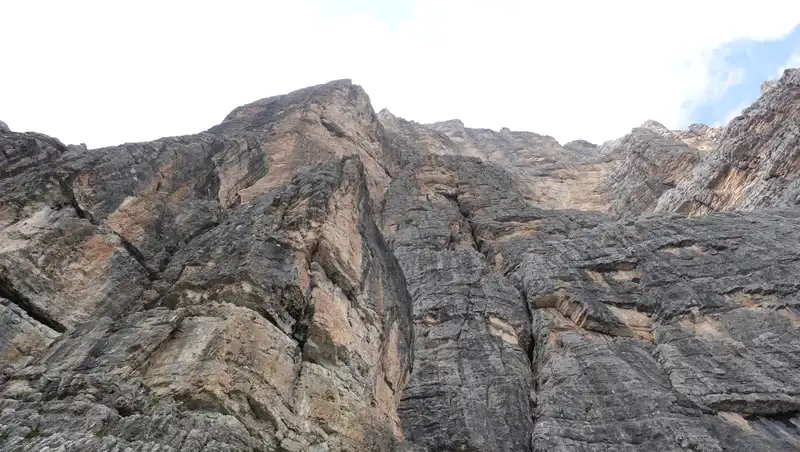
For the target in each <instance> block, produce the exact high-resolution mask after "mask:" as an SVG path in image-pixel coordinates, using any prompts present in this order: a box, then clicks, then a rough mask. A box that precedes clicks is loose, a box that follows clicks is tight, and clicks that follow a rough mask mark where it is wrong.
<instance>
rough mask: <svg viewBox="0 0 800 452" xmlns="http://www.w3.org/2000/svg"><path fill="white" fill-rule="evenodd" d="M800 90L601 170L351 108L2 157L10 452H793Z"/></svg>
mask: <svg viewBox="0 0 800 452" xmlns="http://www.w3.org/2000/svg"><path fill="white" fill-rule="evenodd" d="M797 78H798V71H796V70H790V71H787V72H786V73H785V74H784V76H783V77H782V79H781V81H780V82H779V83H778V84H777V85H776V86H775V87H774V88H773V89H771V90H769V91H768V92H766V93H765V94H764V95H763V96H762V98H761V99H759V100H758V101H757V102H756V103H755V104H754V105H753V106H752V107H750V108H749V109H747V110H746V111H745V112H744V114H743V116H741V117H740V118H737V119H735V120H734V121H732V122H731V124H730V125H728V126H727V127H726V128H725V129H724V130H723V129H720V128H714V127H708V126H704V125H699V124H695V125H691V126H689V128H688V129H687V130H683V131H675V130H669V129H667V128H666V127H664V126H663V125H661V124H659V123H657V122H655V121H648V122H647V123H645V124H644V125H643V126H642V127H638V128H635V129H633V130H632V131H631V133H630V134H628V135H626V136H625V137H622V138H620V139H618V140H612V141H609V142H606V143H603V144H601V145H600V146H595V145H593V144H591V143H588V142H585V141H582V140H579V141H575V142H571V143H567V144H566V145H564V146H561V145H560V144H559V143H558V142H557V141H556V140H555V139H553V138H552V137H549V136H546V135H539V134H535V133H531V132H519V131H511V130H509V129H507V128H504V129H502V130H501V131H499V132H497V131H492V130H488V129H474V128H468V127H466V126H465V125H464V124H463V123H462V122H461V121H459V120H452V121H445V122H440V123H435V124H427V125H426V124H419V123H416V122H413V121H407V120H404V119H402V118H398V117H396V116H394V115H393V114H392V113H391V112H389V111H388V110H383V111H381V112H379V113H375V112H374V111H373V109H372V107H371V105H370V101H369V96H367V94H366V93H365V92H364V90H363V89H361V88H360V87H359V86H357V85H353V84H352V83H351V82H350V81H349V80H338V81H333V82H330V83H327V84H324V85H318V86H314V87H310V88H306V89H302V90H298V91H295V92H292V93H289V94H286V95H282V96H274V97H270V98H266V99H262V100H259V101H256V102H253V103H251V104H248V105H244V106H242V107H239V108H237V109H235V110H234V111H233V112H231V113H230V114H229V115H228V116H227V117H226V118H225V119H224V120H223V122H222V123H221V124H220V125H218V126H215V127H212V128H211V129H209V130H208V131H206V132H202V133H199V134H195V135H188V136H182V137H171V138H163V139H160V140H155V141H152V142H148V143H127V144H123V145H120V146H114V147H109V148H103V149H87V148H86V146H72V145H70V146H64V145H63V144H62V143H61V142H59V141H58V140H56V139H53V138H50V137H47V136H46V135H41V134H36V133H14V132H10V131H8V130H4V131H3V132H2V133H1V134H0V151H1V152H0V319H2V322H0V325H2V326H0V450H9V451H11V450H14V451H39V450H64V451H94V450H100V451H122V450H131V451H151V450H152V451H155V450H161V451H187V452H188V451H239V450H253V451H274V452H300V451H312V452H334V451H358V452H360V451H376V452H377V451H381V452H382V451H395V452H435V451H471V452H489V451H491V452H496V451H530V452H534V451H536V452H538V451H565V452H566V451H586V452H610V451H626V452H629V451H630V452H633V451H642V452H644V451H651V450H659V451H661V450H663V451H675V452H677V451H685V450H694V451H705V452H710V451H714V452H720V451H733V452H752V451H780V452H783V451H787V452H788V451H796V450H800V379H798V375H800V373H798V369H800V358H799V357H800V329H799V328H798V327H799V326H800V295H799V294H800V279H798V275H800V257H798V256H800V245H798V244H800V235H799V234H800V232H798V231H800V210H798V209H797V208H796V203H794V202H792V199H794V198H793V197H796V192H797V190H796V187H795V185H796V181H797V179H796V177H795V174H796V173H797V171H795V170H796V168H795V167H794V166H793V165H795V163H796V160H797V155H798V146H796V144H797V143H796V141H797V136H798V134H797V133H796V132H797V129H798V127H800V126H798V124H800V117H798V116H797V115H796V111H797V108H796V107H797V105H796V104H797V93H798V88H797V87H798V86H800V80H797ZM654 212H655V213H654ZM685 213H688V214H691V215H693V216H685V215H682V214H685Z"/></svg>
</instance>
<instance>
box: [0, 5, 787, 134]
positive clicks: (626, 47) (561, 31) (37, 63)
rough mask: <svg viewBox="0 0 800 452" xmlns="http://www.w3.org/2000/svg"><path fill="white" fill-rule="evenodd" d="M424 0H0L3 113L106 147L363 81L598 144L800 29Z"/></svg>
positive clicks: (451, 109) (419, 105) (671, 15)
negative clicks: (723, 60)
mask: <svg viewBox="0 0 800 452" xmlns="http://www.w3.org/2000/svg"><path fill="white" fill-rule="evenodd" d="M387 1H388V0H387ZM404 1H412V2H413V0H404ZM321 3H325V5H322V4H321ZM361 3H364V4H368V2H361ZM413 3H414V4H413V7H412V12H411V14H410V17H407V18H404V20H402V21H400V22H393V23H387V22H385V21H384V22H382V21H381V20H379V19H378V17H382V16H381V15H378V14H375V11H376V10H380V9H381V2H380V1H376V2H373V5H372V6H370V7H369V8H364V9H363V11H362V12H360V13H359V12H358V11H356V10H348V11H346V12H344V13H342V12H339V13H337V14H332V13H331V11H332V10H335V9H336V1H335V0H291V1H289V0H284V1H272V0H266V1H239V0H226V1H215V2H210V1H198V0H194V1H177V0H173V1H167V0H161V1H150V0H139V1H125V2H123V1H107V0H106V1H84V0H70V1H64V0H53V1H37V0H0V24H1V25H0V43H2V50H0V119H2V120H4V121H5V122H7V123H8V125H9V126H10V127H11V129H12V130H17V131H24V130H35V131H38V132H43V133H47V134H50V135H53V136H55V137H57V138H60V139H61V140H62V141H64V142H67V143H78V142H84V143H87V144H88V145H89V146H90V147H98V146H105V145H112V144H118V143H121V142H125V141H142V140H151V139H155V138H158V137H161V136H167V135H180V134H188V133H195V132H199V131H202V130H205V129H207V128H208V127H210V126H212V125H214V124H217V123H219V122H220V121H221V120H222V118H223V117H224V116H225V115H226V114H227V113H228V112H229V111H230V110H232V109H233V108H234V107H236V106H238V105H241V104H244V103H248V102H251V101H254V100H256V99H260V98H263V97H267V96H271V95H274V94H281V93H284V92H288V91H291V90H293V89H297V88H301V87H304V86H308V85H314V84H319V83H324V82H327V81H329V80H333V79H338V78H352V79H353V80H354V82H356V83H358V84H360V85H362V86H364V88H365V89H366V90H367V92H368V93H369V94H370V97H371V98H372V101H373V106H374V107H375V109H376V110H379V109H381V108H383V107H388V108H389V109H390V110H391V111H392V112H393V113H395V114H396V115H398V116H402V117H405V118H407V119H413V120H416V121H419V122H432V121H437V120H445V119H451V118H456V117H457V118H460V119H462V120H463V121H464V122H465V123H466V124H467V126H470V127H489V128H493V129H499V128H501V127H509V128H511V129H513V130H530V131H534V132H537V133H542V134H549V135H553V136H554V137H556V138H557V139H559V141H561V142H562V143H563V142H565V141H568V140H572V139H576V138H585V139H589V140H591V141H595V142H600V141H603V140H606V139H612V138H615V137H618V136H620V135H623V134H625V133H627V132H628V131H629V130H630V129H631V127H633V126H636V125H638V124H641V123H642V122H644V121H645V120H646V119H656V120H658V121H660V122H662V123H664V124H665V125H667V126H668V127H671V128H676V127H679V126H684V125H685V121H686V118H687V117H688V113H689V111H688V109H689V107H690V106H691V105H694V104H696V103H699V102H703V101H707V100H708V98H710V97H714V96H717V95H719V92H720V91H721V90H722V89H723V88H724V87H722V86H721V84H722V85H724V84H725V82H726V81H730V79H731V77H733V78H735V77H737V74H719V73H718V71H717V72H715V68H714V67H712V63H711V61H712V60H711V51H712V50H713V49H715V48H718V47H720V46H721V45H723V44H725V43H728V42H730V41H732V40H736V39H741V38H751V39H757V40H772V39H780V38H781V37H782V36H784V35H786V34H787V33H789V32H790V31H791V29H792V28H793V27H794V26H796V25H797V24H798V23H800V1H797V0H760V1H759V2H758V3H757V4H755V3H753V2H744V1H737V0H728V1H722V0H672V1H661V2H652V1H646V0H630V1H622V0H604V1H599V0H584V1H578V0H573V1H567V0H559V1H558V2H556V1H546V2H545V1H533V0H498V1H489V0H486V1H478V0H430V1H424V0H420V1H416V2H413ZM122 5H127V6H122Z"/></svg>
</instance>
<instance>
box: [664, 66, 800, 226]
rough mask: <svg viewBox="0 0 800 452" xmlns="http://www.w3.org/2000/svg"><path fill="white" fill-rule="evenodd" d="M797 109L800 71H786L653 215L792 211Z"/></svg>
mask: <svg viewBox="0 0 800 452" xmlns="http://www.w3.org/2000/svg"><path fill="white" fill-rule="evenodd" d="M798 105H800V70H798V69H788V70H786V71H785V72H784V74H783V76H782V77H781V78H780V80H778V82H777V84H776V86H775V87H774V88H773V89H771V90H769V91H768V92H766V93H765V94H764V95H763V96H762V97H761V98H760V99H759V100H757V101H756V102H755V103H754V104H753V105H751V106H750V107H748V108H746V109H745V110H744V111H743V112H742V115H741V116H738V117H737V118H734V119H733V120H732V121H731V122H730V124H728V126H727V128H726V130H725V132H724V135H723V136H722V137H721V139H720V140H721V141H720V145H719V147H718V148H717V149H716V150H715V151H713V152H711V153H709V154H708V155H706V156H705V157H704V159H703V160H702V161H701V162H700V163H699V164H698V165H697V166H696V167H695V168H694V169H693V171H692V172H691V174H689V175H688V176H687V177H686V178H684V180H682V181H681V182H680V183H679V184H678V185H677V186H676V187H675V188H674V189H672V190H669V191H668V192H666V193H664V195H663V196H662V197H661V199H660V200H659V202H658V206H657V209H656V210H658V211H667V212H680V213H684V214H688V215H702V214H706V213H709V212H715V211H729V210H754V209H759V208H766V207H780V206H795V205H797V203H798V202H800V182H799V181H798V178H797V174H798V168H800V167H799V166H798V165H800V160H798V155H799V154H798V153H797V147H798V143H800V129H798V124H799V122H798V120H799V119H800V116H799V115H800V114H799V113H798V112H799V111H800V109H798Z"/></svg>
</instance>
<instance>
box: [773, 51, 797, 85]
mask: <svg viewBox="0 0 800 452" xmlns="http://www.w3.org/2000/svg"><path fill="white" fill-rule="evenodd" d="M798 67H800V50H797V51H796V52H795V53H793V54H792V55H791V56H790V57H789V59H788V60H786V62H785V63H783V65H782V66H781V67H779V68H778V71H777V74H775V78H776V79H779V78H781V76H782V75H783V71H785V70H786V69H791V68H798Z"/></svg>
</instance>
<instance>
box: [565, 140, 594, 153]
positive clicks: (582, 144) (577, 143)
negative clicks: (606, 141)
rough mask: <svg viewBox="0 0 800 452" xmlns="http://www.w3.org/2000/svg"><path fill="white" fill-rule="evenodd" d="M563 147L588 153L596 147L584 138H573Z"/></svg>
mask: <svg viewBox="0 0 800 452" xmlns="http://www.w3.org/2000/svg"><path fill="white" fill-rule="evenodd" d="M564 148H566V149H569V150H570V151H575V152H586V153H588V152H594V151H595V150H596V149H597V145H596V144H593V143H590V142H588V141H586V140H574V141H570V142H569V143H567V144H565V145H564Z"/></svg>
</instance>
